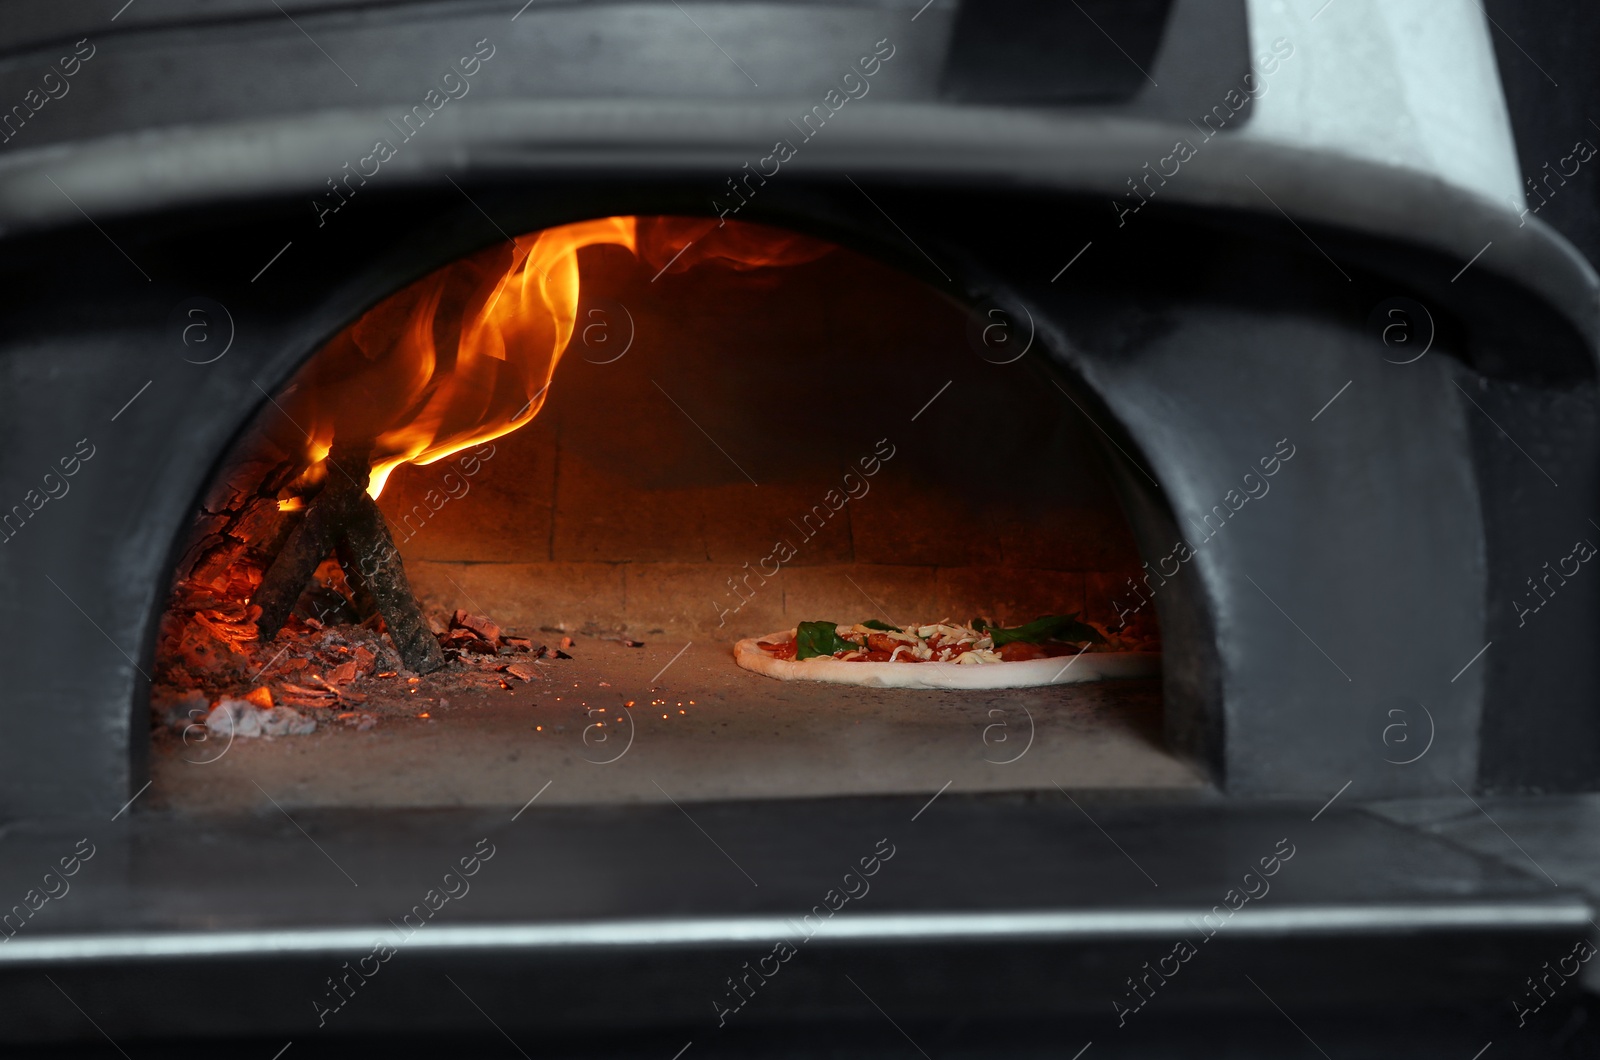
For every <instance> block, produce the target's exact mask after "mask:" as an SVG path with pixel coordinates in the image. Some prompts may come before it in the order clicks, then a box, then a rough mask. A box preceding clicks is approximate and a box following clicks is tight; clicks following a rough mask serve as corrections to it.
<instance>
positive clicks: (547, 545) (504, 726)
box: [150, 215, 1206, 811]
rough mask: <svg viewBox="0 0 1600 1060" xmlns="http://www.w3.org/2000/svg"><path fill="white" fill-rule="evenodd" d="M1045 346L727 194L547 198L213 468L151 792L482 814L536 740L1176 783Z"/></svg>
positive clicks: (651, 754)
mask: <svg viewBox="0 0 1600 1060" xmlns="http://www.w3.org/2000/svg"><path fill="white" fill-rule="evenodd" d="M1050 341H1051V339H1050V338H1049V337H1047V336H1046V335H1044V334H1041V330H1040V328H1039V326H1038V324H1037V322H1035V321H1033V320H1032V319H1031V314H1030V313H1029V312H1028V311H1027V310H1026V309H1024V310H1023V311H1022V312H1021V313H1017V312H1016V311H1015V310H1014V309H1006V308H1003V307H1001V306H1000V305H999V304H996V303H992V302H991V303H985V304H970V303H967V304H963V303H962V302H961V301H959V300H957V299H953V298H951V297H950V296H949V295H948V294H947V293H944V292H941V291H938V290H936V289H934V288H932V287H931V286H929V285H928V284H927V283H925V282H923V281H921V280H919V279H917V278H915V277H913V276H911V275H908V274H906V273H905V272H902V271H900V270H898V269H896V268H894V267H893V266H891V265H889V264H885V263H883V262H880V261H878V260H875V259H874V258H872V257H869V256H867V255H865V254H862V253H860V252H858V251H854V250H850V249H847V248H846V247H844V246H841V245H839V244H838V243H835V242H832V241H830V240H826V239H822V238H819V237H817V236H815V235H809V234H802V233H800V232H797V231H793V230H789V229H785V228H781V227H774V226H771V225H762V224H755V223H751V222H745V221H738V220H719V219H717V218H707V217H695V216H684V215H619V216H606V217H592V218H587V219H578V220H574V221H571V222H569V223H566V224H561V225H553V226H549V227H545V228H542V229H537V230H534V231H529V232H525V233H520V234H518V235H516V236H507V237H506V238H505V239H503V240H499V241H496V242H493V243H491V244H489V245H487V246H484V247H482V248H480V249H478V250H476V251H474V252H471V253H469V254H466V255H464V256H462V257H460V258H457V259H455V260H453V261H449V262H447V263H445V264H443V265H440V266H438V267H436V268H434V269H432V270H431V271H428V272H426V273H425V274H424V275H422V276H421V277H419V278H417V279H414V280H412V281H411V282H409V283H406V284H404V285H402V286H400V287H399V288H398V289H396V290H393V291H392V292H390V293H388V294H387V295H385V296H384V297H382V298H380V299H378V300H377V301H375V302H374V303H372V304H370V305H368V306H366V307H365V308H364V309H363V310H362V311H361V312H360V313H359V314H358V315H357V316H356V317H355V318H354V319H352V320H349V321H348V322H347V323H345V324H343V325H342V326H341V327H339V329H338V330H337V331H336V332H335V333H334V334H333V335H331V336H330V337H329V338H327V339H326V340H325V341H323V342H322V343H321V344H320V345H319V346H318V347H317V348H316V350H315V352H313V353H312V354H311V355H310V356H309V357H308V358H307V359H306V360H305V361H304V362H303V363H302V364H301V365H300V366H299V367H297V368H296V369H295V370H294V371H293V373H292V375H290V376H289V378H288V379H287V380H286V381H285V382H284V383H283V384H281V385H280V386H278V387H276V388H275V389H274V390H272V391H270V392H268V391H263V395H264V397H263V400H262V401H261V402H260V403H259V407H258V409H257V411H256V412H255V414H254V416H253V418H252V419H251V420H250V422H249V423H248V425H246V426H245V427H244V428H243V429H242V431H241V432H240V433H239V434H238V436H237V437H236V439H235V441H234V442H233V443H232V444H231V446H230V448H229V449H228V451H227V452H226V454H224V455H220V458H219V459H218V461H217V471H216V473H215V474H214V476H213V478H212V480H211V482H210V484H209V485H208V486H207V487H206V488H205V490H204V491H203V492H202V494H201V497H200V499H199V502H198V504H197V506H196V509H195V511H194V513H193V517H192V518H191V519H190V520H189V521H188V522H187V524H186V525H185V527H184V531H183V535H182V540H181V543H180V544H179V545H178V547H177V548H176V550H175V555H176V556H177V559H176V561H175V564H174V567H173V571H172V575H171V579H170V589H169V595H168V597H167V603H166V608H165V611H164V614H163V617H162V619H161V628H160V634H159V638H158V640H157V643H156V647H155V653H154V658H153V662H152V677H153V687H152V691H151V695H150V704H151V723H152V741H153V743H152V757H151V769H152V777H153V779H154V782H155V786H154V791H153V799H152V804H153V805H157V806H167V807H170V808H176V809H197V808H203V809H207V810H212V811H217V810H229V809H237V808H242V807H246V806H250V805H253V804H254V803H255V802H256V801H257V799H258V796H259V792H258V790H257V786H256V785H258V784H260V783H262V780H261V778H262V776H263V775H265V776H269V777H282V776H284V775H285V774H284V771H285V770H290V771H292V772H293V773H294V775H295V777H296V782H295V784H294V788H293V791H292V793H291V794H285V795H281V796H280V798H287V799H289V800H290V802H291V803H293V804H298V805H323V806H429V805H437V804H439V802H440V801H448V802H450V803H452V804H468V805H500V804H504V803H506V802H509V801H513V800H515V798H516V797H517V795H518V793H520V792H521V791H522V790H523V788H525V787H526V781H527V778H528V777H529V776H530V775H534V774H541V775H542V774H546V773H549V772H551V770H552V769H553V768H555V767H556V766H557V765H558V764H563V765H565V764H571V763H580V764H585V763H586V764H587V765H586V766H585V768H583V769H581V770H578V771H576V772H573V771H571V770H567V771H566V773H567V775H568V776H569V777H570V778H571V779H573V780H576V781H577V783H565V784H563V785H562V790H561V791H558V792H552V794H551V798H552V799H553V800H554V801H568V802H611V801H638V800H641V799H642V800H648V801H662V800H664V799H684V800H706V799H736V798H744V797H780V796H782V797H805V796H819V795H822V796H837V795H859V794H866V793H884V792H919V791H925V790H930V789H937V788H940V786H941V785H946V786H952V787H953V788H954V790H957V791H961V790H971V791H982V790H1016V789H1025V788H1048V787H1049V786H1050V785H1051V784H1052V783H1054V780H1055V778H1057V777H1059V776H1061V775H1063V774H1067V775H1071V776H1073V777H1074V778H1075V782H1076V783H1078V784H1080V785H1088V786H1094V787H1108V788H1130V787H1131V788H1184V787H1194V786H1197V785H1203V784H1204V783H1206V774H1205V770H1204V766H1203V765H1201V764H1199V763H1195V762H1193V761H1186V760H1184V759H1183V758H1182V757H1180V756H1179V755H1177V754H1175V753H1173V752H1171V751H1169V750H1168V749H1167V748H1166V746H1165V739H1164V723H1163V718H1162V704H1161V690H1160V659H1161V637H1160V632H1159V627H1158V623H1157V619H1156V613H1155V612H1156V607H1155V606H1154V605H1153V604H1151V603H1150V599H1151V594H1152V593H1153V591H1154V589H1155V587H1157V586H1158V585H1161V584H1164V583H1165V581H1166V579H1164V578H1162V577H1161V575H1159V574H1156V573H1155V568H1153V567H1149V566H1148V565H1145V566H1141V563H1142V561H1141V558H1140V555H1139V548H1138V545H1137V544H1136V543H1135V539H1134V535H1133V534H1132V533H1131V532H1130V530H1129V528H1128V525H1127V522H1126V516H1125V514H1124V507H1123V504H1122V501H1121V499H1120V498H1119V491H1121V490H1123V489H1125V488H1126V484H1125V483H1123V482H1120V481H1118V476H1119V475H1121V476H1125V475H1126V474H1127V470H1128V469H1127V468H1126V467H1125V466H1124V467H1122V468H1121V469H1120V470H1118V469H1117V467H1116V466H1115V465H1116V464H1119V463H1120V464H1126V462H1127V460H1128V459H1130V458H1129V457H1128V456H1127V451H1128V447H1129V446H1130V445H1131V443H1126V444H1124V443H1116V442H1111V444H1110V445H1108V444H1107V443H1108V441H1110V440H1111V435H1110V434H1108V433H1106V430H1105V427H1104V426H1102V423H1101V422H1100V421H1097V420H1095V419H1093V418H1091V416H1090V413H1089V412H1088V409H1089V408H1090V407H1094V406H1095V404H1096V402H1095V399H1094V398H1093V397H1092V396H1090V395H1089V394H1087V393H1086V392H1085V390H1084V388H1083V386H1082V384H1081V382H1079V381H1076V380H1073V379H1072V377H1071V374H1070V373H1068V372H1064V371H1063V370H1062V369H1061V367H1060V365H1059V363H1055V362H1054V361H1053V360H1052V359H1051V357H1050V354H1049V353H1048V352H1047V351H1048V347H1049V343H1050ZM1113 429H1114V428H1113ZM1118 446H1121V448H1120V449H1119V448H1118ZM1173 573H1176V572H1169V574H1168V577H1169V578H1170V577H1171V575H1172V574H1173ZM1147 605H1148V606H1147ZM824 627H826V628H825V629H824ZM797 629H798V631H799V635H798V636H797V635H796V630H797ZM819 630H822V632H819ZM816 637H822V638H823V639H822V640H817V641H816V642H815V643H813V638H816ZM797 655H798V657H797ZM809 656H815V657H814V658H811V657H809ZM829 656H831V657H832V658H829ZM780 678H781V679H780ZM839 682H843V683H839ZM399 761H404V762H405V763H406V766H405V768H404V769H397V768H396V763H397V762H399ZM589 767H606V768H589ZM630 767H631V768H630Z"/></svg>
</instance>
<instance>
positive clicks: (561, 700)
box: [147, 634, 1206, 812]
mask: <svg viewBox="0 0 1600 1060" xmlns="http://www.w3.org/2000/svg"><path fill="white" fill-rule="evenodd" d="M686 641H687V638H686V637H673V636H671V635H670V634H669V635H667V636H657V637H654V638H652V639H651V640H650V642H649V643H647V644H646V645H645V646H644V647H643V648H628V647H625V646H623V645H622V644H619V643H616V642H614V641H603V640H597V639H592V638H581V637H580V638H579V640H578V643H577V645H576V646H575V647H573V648H572V649H571V652H572V654H573V656H574V658H573V659H571V660H556V661H550V662H547V663H543V664H541V669H542V671H543V673H544V674H546V675H547V676H546V677H545V678H544V679H542V680H539V681H535V682H534V683H532V684H520V683H516V687H515V688H513V689H512V690H510V691H503V690H499V689H492V690H487V691H481V692H463V693H451V694H450V695H449V696H448V702H447V703H441V702H439V701H438V700H437V699H436V698H433V699H430V698H428V697H422V696H419V701H418V702H417V705H416V713H417V714H422V713H424V712H426V713H427V714H429V715H430V716H429V717H428V718H421V717H409V718H398V719H397V718H383V719H382V720H381V721H380V723H379V724H378V726H377V727H376V728H374V729H371V730H370V731H366V732H358V731H355V730H354V729H350V728H345V727H342V726H334V727H327V726H324V727H322V728H319V729H318V730H317V732H315V733H313V734H311V735H309V736H293V737H277V738H270V739H267V738H261V739H238V740H235V741H234V742H233V744H232V745H231V746H228V745H225V744H221V743H218V742H213V743H211V744H209V745H207V744H197V745H195V746H188V747H186V746H184V745H183V744H182V743H181V742H180V741H178V740H175V739H162V740H157V741H155V743H154V744H153V747H152V751H151V762H150V769H151V776H152V778H153V781H154V784H153V786H152V788H151V791H150V794H149V796H147V798H148V799H149V800H150V804H151V805H152V807H163V808H166V809H173V810H182V811H191V812H208V811H221V812H232V811H238V810H244V809H249V808H259V807H265V806H270V804H269V803H268V802H267V798H266V796H268V795H270V796H271V798H272V799H273V800H276V802H277V803H278V804H279V805H281V806H282V807H284V808H286V809H292V808H294V807H297V806H298V807H308V806H367V807H426V806H491V805H503V806H521V805H522V804H523V803H525V802H527V801H528V800H529V799H530V798H531V797H533V796H534V795H535V793H537V792H540V791H541V790H542V791H543V794H542V795H540V796H539V798H540V801H541V802H553V803H628V802H641V801H642V802H664V801H666V800H667V799H668V798H669V797H670V798H671V799H673V800H676V801H678V802H690V801H701V800H709V799H725V798H779V797H795V796H812V795H833V794H868V793H887V792H895V793H913V794H914V793H918V792H927V793H929V794H930V795H931V794H932V793H933V792H936V791H938V790H939V789H940V788H942V787H944V786H945V784H946V783H947V782H948V783H949V785H950V787H949V790H951V791H997V790H1021V789H1030V788H1034V789H1045V790H1050V789H1051V788H1052V786H1053V785H1056V784H1059V785H1061V786H1062V787H1063V788H1068V789H1084V788H1124V789H1125V788H1199V787H1204V786H1205V784H1206V781H1205V780H1204V778H1203V777H1202V776H1201V775H1200V773H1199V772H1198V771H1197V770H1196V769H1195V768H1194V767H1192V766H1190V765H1189V764H1187V763H1184V762H1181V761H1179V760H1178V759H1176V758H1174V757H1173V756H1172V755H1170V754H1168V753H1167V752H1166V751H1165V750H1164V749H1163V748H1162V747H1161V744H1160V716H1161V713H1160V712H1161V707H1160V695H1161V690H1160V681H1159V680H1156V679H1150V680H1139V681H1115V682H1102V683H1096V684H1082V685H1063V686H1060V687H1056V688H1049V689H1019V690H1009V691H1002V692H988V693H947V692H923V691H908V690H872V689H864V688H845V687H838V686H831V685H814V684H798V683H784V682H778V681H774V680H771V679H769V678H765V677H761V676H759V675H756V674H752V673H748V672H746V671H743V670H740V669H738V668H737V667H735V666H734V665H733V659H732V651H731V647H730V646H729V645H727V644H723V643H715V642H712V641H696V642H694V643H693V644H692V645H691V646H690V647H689V648H688V650H687V651H684V652H683V654H682V655H681V656H679V657H678V658H676V660H675V661H674V656H675V655H676V654H677V653H678V651H679V650H680V649H681V648H683V646H684V644H685V643H686ZM669 664H670V665H669ZM663 667H665V672H664V673H663V672H662V670H663ZM657 674H660V676H659V678H655V680H654V684H652V678H654V677H655V675H657ZM601 682H605V686H602V684H601ZM630 700H631V701H632V702H633V706H632V708H627V707H625V706H624V705H623V704H625V703H626V702H628V701H630ZM1030 734H1031V744H1030ZM547 782H549V786H548V788H546V787H545V785H546V783H547Z"/></svg>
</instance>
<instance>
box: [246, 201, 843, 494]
mask: <svg viewBox="0 0 1600 1060" xmlns="http://www.w3.org/2000/svg"><path fill="white" fill-rule="evenodd" d="M602 244H610V245H614V246H619V247H623V248H625V249H627V250H629V251H631V252H633V253H634V254H636V255H637V256H639V257H640V258H641V259H642V260H643V261H644V262H645V263H646V264H647V265H649V266H650V267H652V268H658V269H660V270H661V271H662V272H663V273H676V272H682V271H684V270H685V269H688V268H690V267H692V266H694V265H696V264H701V263H714V264H717V265H721V266H724V267H729V268H735V269H741V270H742V269H753V268H761V267H765V266H773V265H794V264H800V263H802V262H805V261H810V260H813V259H815V258H818V257H821V256H822V255H823V254H825V253H827V251H828V250H829V249H830V247H829V245H828V244H824V243H820V242H818V241H815V240H812V239H809V238H807V237H804V236H800V235H796V234H794V233H790V232H782V231H779V230H776V229H770V228H765V227H762V226H759V225H752V224H744V223H738V222H730V223H727V224H725V225H721V224H719V223H718V222H717V221H715V220H710V219H701V218H675V217H653V218H637V217H604V218H600V219H597V220H590V221H580V222H578V223H576V224H568V225H561V226H559V227H556V228H547V229H544V230H543V231H540V232H537V233H533V234H531V235H525V236H522V237H520V238H518V239H517V240H515V241H514V242H513V243H511V244H507V243H501V244H498V245H496V246H493V247H489V248H487V249H485V250H483V251H480V252H479V253H476V254H473V255H470V256H468V257H466V258H463V259H461V260H459V261H456V262H454V263H452V264H450V265H447V266H445V267H444V268H442V269H439V270H437V271H436V272H433V273H432V274H430V275H428V276H426V277H423V278H422V279H420V280H418V281H416V282H415V283H413V284H411V285H410V286H408V287H405V288H403V289H402V290H400V291H398V292H396V293H395V294H393V295H391V296H390V297H388V298H386V299H384V300H383V301H382V302H380V303H378V304H377V305H375V306H373V307H372V308H371V309H370V310H368V311H367V312H366V313H365V314H363V315H362V316H361V317H360V319H358V320H356V321H355V323H353V324H351V325H350V326H349V327H347V328H345V329H344V330H343V331H342V332H340V333H339V334H338V335H336V336H335V337H334V338H333V339H332V340H331V341H330V342H329V343H328V344H327V345H326V346H324V347H323V348H322V349H321V350H320V351H319V352H318V353H317V354H316V355H315V356H314V357H312V359H311V360H310V361H309V362H307V364H306V365H305V367H304V368H302V369H301V370H300V371H299V372H298V373H297V374H296V376H295V378H294V379H293V380H292V381H291V382H290V384H289V385H288V386H287V387H286V388H285V389H284V391H283V393H282V394H281V395H279V397H278V399H277V406H278V408H279V409H280V410H281V411H282V413H283V415H282V416H279V417H271V418H269V419H268V421H267V424H268V426H267V428H266V429H267V433H268V434H269V436H270V438H271V441H272V442H273V443H274V445H275V447H276V448H279V449H280V450H281V451H283V452H284V453H287V454H298V466H300V467H301V468H303V471H302V473H301V474H300V476H299V477H298V479H296V480H294V482H293V483H292V484H291V489H292V490H293V491H294V492H295V493H296V494H299V493H301V492H308V491H309V490H310V489H311V488H312V487H315V486H317V485H319V484H320V483H321V482H322V481H324V480H325V478H326V476H327V474H328V471H327V465H326V463H325V461H326V458H327V456H328V454H329V453H330V452H331V451H332V448H333V445H334V442H335V440H337V441H338V442H339V444H340V446H341V447H342V448H344V449H345V450H346V451H348V450H351V449H354V450H357V451H361V452H366V453H370V456H369V457H368V459H369V460H370V463H371V467H372V477H371V480H370V484H369V486H368V489H367V492H368V493H369V494H370V495H371V496H373V497H377V496H378V495H379V494H380V493H381V492H382V490H383V487H384V484H385V482H387V481H388V478H389V475H390V474H391V473H392V472H393V471H394V469H395V468H397V467H399V466H400V465H401V464H406V463H413V464H431V463H433V462H435V461H438V460H443V459H445V458H447V457H449V456H451V455H453V454H455V453H458V452H460V451H461V450H463V449H466V448H468V447H470V446H474V445H478V444H480V443H482V442H486V441H490V440H491V439H494V438H498V437H500V436H502V435H504V434H507V433H509V432H511V431H514V430H516V429H517V428H518V427H521V426H523V425H524V424H526V423H527V422H528V421H530V420H531V419H533V417H534V416H535V415H537V414H538V412H539V409H540V408H541V407H542V406H543V405H544V402H545V397H546V395H547V393H548V391H549V389H550V384H551V380H552V379H553V377H554V375H555V370H556V365H557V363H558V362H559V361H560V358H561V354H562V352H563V351H564V350H565V349H566V346H567V343H568V341H569V340H570V339H571V337H572V332H573V327H574V322H575V320H576V316H577V310H578V297H579V278H580V269H579V256H578V255H579V251H581V250H583V249H584V248H586V247H592V246H598V245H602ZM291 459H293V457H292V456H291ZM298 505H299V497H298V496H292V497H286V498H284V499H283V501H281V502H280V504H279V507H280V508H281V509H283V510H285V511H289V510H294V509H295V508H296V507H298Z"/></svg>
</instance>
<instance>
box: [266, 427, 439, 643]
mask: <svg viewBox="0 0 1600 1060" xmlns="http://www.w3.org/2000/svg"><path fill="white" fill-rule="evenodd" d="M370 471H371V467H370V463H369V454H368V453H367V452H366V451H364V450H356V449H349V448H345V449H339V448H336V449H334V451H333V452H332V453H330V454H329V455H328V481H327V484H326V485H325V486H323V488H322V491H321V492H320V493H318V494H317V495H316V497H315V498H313V499H312V501H311V503H310V504H309V505H307V507H306V513H305V518H304V519H302V520H301V521H300V524H299V525H298V526H297V527H295V529H294V532H293V533H291V534H290V535H289V537H288V539H287V540H286V541H285V542H284V544H283V547H282V548H281V549H280V550H279V551H278V554H277V556H276V557H274V559H273V561H272V565H271V566H269V567H268V568H267V572H266V575H265V576H264V577H263V578H262V580H261V586H260V588H258V589H257V590H256V593H255V595H254V596H253V597H252V598H251V601H250V602H251V603H252V604H254V605H256V606H258V607H260V608H261V617H260V618H259V619H258V620H257V623H256V628H257V630H258V632H259V636H260V637H261V639H262V640H270V639H271V638H273V637H275V636H277V634H278V631H279V630H280V629H282V628H283V624H284V622H285V621H287V620H288V618H289V613H290V611H292V610H293V609H294V605H295V602H296V601H298V600H299V599H300V594H301V593H303V592H304V591H305V588H306V586H307V584H309V583H310V581H311V579H312V576H313V575H314V574H315V573H316V570H317V567H318V566H319V565H321V563H322V561H323V560H325V559H327V558H328V555H329V554H330V553H336V554H337V555H338V558H339V563H340V566H341V568H342V569H343V570H344V572H345V577H346V581H347V582H348V583H349V585H350V588H351V592H352V594H353V595H354V597H355V604H356V609H357V611H358V612H359V613H361V614H362V615H363V617H366V616H368V615H371V614H373V613H376V614H380V615H382V616H383V621H384V623H385V624H386V625H387V626H388V628H389V637H390V639H391V640H393V641H394V646H395V650H396V651H398V652H399V653H400V658H401V661H402V662H404V663H405V665H406V668H407V669H410V670H415V671H416V672H417V673H431V672H432V671H434V670H437V669H439V668H440V667H442V666H443V665H444V653H443V651H441V650H440V648H439V642H438V640H437V639H435V638H434V636H433V634H432V633H431V632H430V631H429V629H428V624H427V622H426V621H425V620H424V619H423V617H422V611H421V609H420V608H419V607H418V606H417V600H416V597H415V596H413V595H412V593H411V585H410V582H409V581H407V579H406V573H405V567H404V565H403V564H402V563H401V561H400V553H399V550H398V549H396V548H395V545H394V539H393V538H392V537H390V535H389V529H388V527H387V526H386V525H385V524H384V521H383V513H382V512H380V511H379V510H378V506H377V504H375V503H374V502H373V500H372V498H371V497H369V496H367V483H368V480H369V475H370Z"/></svg>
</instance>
